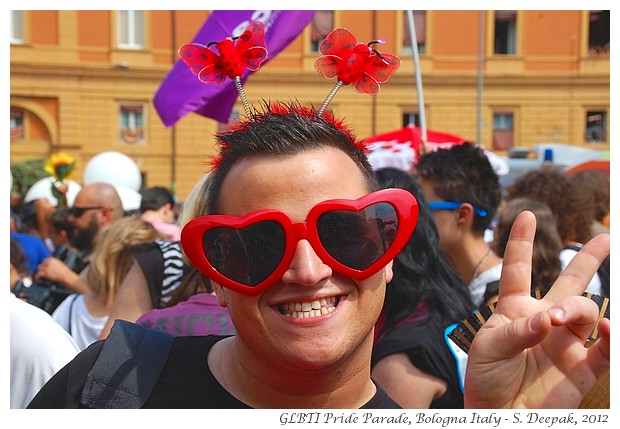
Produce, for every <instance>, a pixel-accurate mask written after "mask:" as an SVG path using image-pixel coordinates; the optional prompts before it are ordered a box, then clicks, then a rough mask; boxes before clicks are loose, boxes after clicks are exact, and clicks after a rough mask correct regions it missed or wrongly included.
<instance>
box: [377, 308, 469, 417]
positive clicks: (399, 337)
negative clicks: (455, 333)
mask: <svg viewBox="0 0 620 429" xmlns="http://www.w3.org/2000/svg"><path fill="white" fill-rule="evenodd" d="M444 325H445V326H447V325H448V322H444V321H441V320H440V318H439V317H438V315H436V318H435V319H434V320H431V321H429V322H425V323H421V322H416V321H409V322H407V321H404V322H401V323H400V324H397V325H396V326H395V327H394V328H393V329H392V330H391V331H389V332H387V333H385V334H384V335H383V336H382V337H380V338H379V339H378V340H377V341H376V343H375V347H374V350H373V354H372V365H373V366H374V365H375V363H376V362H378V361H379V360H380V359H381V358H384V357H386V356H389V355H391V354H394V353H405V354H406V355H407V356H408V357H409V360H410V361H411V363H412V364H413V365H414V366H415V367H416V368H418V369H419V370H421V371H424V372H425V373H427V374H430V375H432V376H435V377H437V378H440V379H441V380H443V381H444V382H446V383H447V385H448V387H447V390H446V392H445V393H444V394H443V395H442V396H440V397H439V398H437V399H435V400H434V401H433V402H432V403H431V406H430V408H451V409H454V408H458V409H460V408H463V407H464V403H463V392H462V390H461V383H460V381H459V369H458V365H457V361H456V358H455V357H454V355H453V354H452V352H451V351H450V348H449V347H448V345H447V343H446V341H448V339H447V338H446V337H445V335H444V330H445V328H444Z"/></svg>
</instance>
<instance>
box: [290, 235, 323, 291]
mask: <svg viewBox="0 0 620 429" xmlns="http://www.w3.org/2000/svg"><path fill="white" fill-rule="evenodd" d="M331 275H332V269H331V268H330V267H329V265H327V264H325V263H324V262H323V261H322V260H321V258H319V256H318V255H317V254H316V252H315V251H314V249H313V248H312V245H311V244H310V242H308V240H305V239H301V240H299V241H298V242H297V247H296V248H295V256H294V257H293V260H292V261H291V264H290V265H289V267H288V269H287V270H286V271H285V272H284V275H283V276H282V282H283V283H286V284H293V283H295V284H299V285H302V286H314V285H316V284H317V283H319V282H320V281H321V280H324V279H326V278H328V277H331Z"/></svg>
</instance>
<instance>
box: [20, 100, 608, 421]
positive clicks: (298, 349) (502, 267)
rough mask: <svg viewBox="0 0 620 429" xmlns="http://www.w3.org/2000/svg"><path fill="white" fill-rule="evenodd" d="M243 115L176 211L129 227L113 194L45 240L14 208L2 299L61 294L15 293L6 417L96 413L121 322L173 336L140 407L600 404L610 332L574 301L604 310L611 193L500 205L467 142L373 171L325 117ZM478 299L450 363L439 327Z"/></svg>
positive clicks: (510, 198)
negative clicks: (52, 298)
mask: <svg viewBox="0 0 620 429" xmlns="http://www.w3.org/2000/svg"><path fill="white" fill-rule="evenodd" d="M255 115H256V116H255V117H253V118H252V119H250V120H246V121H244V122H241V123H240V124H239V125H238V126H237V127H235V128H234V129H231V130H228V131H224V132H222V133H220V134H218V135H217V137H216V138H217V141H218V143H219V148H220V151H219V154H218V156H217V158H216V159H215V160H213V162H212V164H213V169H212V170H211V171H210V172H209V173H208V174H205V175H204V176H203V178H202V179H201V180H200V181H199V182H198V183H197V184H196V185H195V187H194V189H193V190H192V192H191V193H190V195H189V196H188V197H187V199H186V201H185V202H184V204H183V207H182V208H181V209H180V214H178V215H177V214H176V213H177V211H178V210H177V209H178V207H175V204H176V203H175V200H174V198H173V197H172V194H171V193H170V192H169V191H168V190H167V189H165V188H162V187H154V188H149V189H147V190H145V191H144V193H143V196H142V205H141V207H140V210H139V211H138V212H137V213H132V214H130V215H129V214H127V213H125V212H124V211H123V209H122V204H121V200H120V197H119V195H118V193H117V192H116V190H115V189H114V187H113V186H111V185H110V184H107V183H95V184H90V185H88V186H85V187H83V188H82V189H81V190H80V192H79V193H78V194H77V196H76V198H75V200H74V202H73V204H72V205H71V207H67V208H62V207H58V208H56V209H55V210H52V211H50V214H49V221H48V222H47V223H46V225H49V228H48V230H45V231H32V230H31V231H29V232H23V229H22V228H21V227H20V224H21V223H20V222H22V220H21V219H19V216H17V215H15V216H14V215H13V213H12V216H11V291H12V292H13V291H15V290H16V285H18V284H19V285H23V284H24V283H26V284H27V283H30V284H37V283H38V282H40V281H43V280H45V281H47V282H51V283H53V284H55V285H57V286H58V287H60V288H63V289H65V290H66V292H67V293H66V294H65V295H64V297H63V299H62V301H61V302H60V303H58V305H56V306H55V307H54V308H53V309H49V308H48V309H47V311H45V310H43V309H41V308H37V307H36V306H34V305H31V304H27V303H25V302H23V301H24V300H27V297H26V296H25V295H19V294H13V293H12V294H11V307H10V310H11V407H12V408H26V407H28V408H85V407H87V405H85V404H86V403H87V402H86V401H85V399H84V398H85V395H87V394H88V395H92V389H91V384H89V383H90V381H89V380H90V378H92V377H89V374H90V373H91V371H92V370H93V369H94V368H95V367H97V366H98V365H99V364H100V363H99V362H100V361H98V359H97V358H98V356H99V355H100V353H101V354H103V353H104V350H105V349H106V343H107V342H108V341H115V338H116V337H115V335H117V332H121V329H120V327H121V324H119V323H115V322H116V321H117V320H126V321H129V322H132V325H137V326H139V327H142V328H145V330H142V331H140V332H147V333H148V332H151V331H152V330H155V331H158V332H164V333H166V334H168V335H169V336H171V337H172V339H171V340H170V341H169V344H170V348H169V351H168V353H167V355H165V356H164V359H165V366H163V365H160V366H161V368H160V367H158V370H157V371H155V370H153V369H152V367H151V366H149V365H150V360H149V358H148V356H146V357H144V354H142V355H140V356H141V358H140V359H135V360H133V361H134V362H135V365H139V367H138V368H139V369H140V368H144V369H145V371H144V372H145V373H147V374H149V377H150V379H149V383H148V384H149V385H150V386H151V389H152V390H151V391H149V392H148V393H147V395H146V396H145V397H144V398H142V402H140V404H139V406H141V407H142V408H293V409H294V408H300V409H301V408H316V409H319V408H342V409H344V408H452V409H455V408H456V409H458V408H490V409H494V408H511V407H513V408H577V407H579V406H580V404H582V402H583V401H584V398H587V397H588V395H589V394H590V392H591V391H592V389H594V388H596V387H600V384H601V380H603V381H605V380H606V383H607V384H606V387H607V396H605V395H603V399H602V400H600V401H599V402H597V403H596V404H594V406H600V407H605V406H607V407H608V406H609V402H607V403H605V398H606V399H607V401H609V395H608V393H609V386H608V384H609V378H608V375H609V356H610V323H609V319H608V318H607V317H603V318H601V317H600V313H601V308H599V306H597V305H596V302H594V301H593V300H592V299H590V298H588V296H586V294H587V293H590V294H594V295H596V296H599V297H603V298H606V299H607V301H601V300H599V301H598V303H600V302H605V303H606V304H605V305H608V300H609V297H610V296H609V295H610V288H609V266H610V262H609V178H608V177H607V178H605V177H602V176H599V175H598V173H587V174H588V175H589V176H588V177H587V179H586V177H585V173H584V177H571V176H568V175H566V174H564V172H562V171H558V170H557V169H554V170H545V169H541V170H537V171H532V172H529V173H527V174H524V175H523V176H521V177H519V178H518V179H517V180H516V181H515V183H513V184H512V185H511V186H510V187H509V188H508V189H505V190H502V188H501V187H500V184H499V179H498V176H497V174H496V173H495V172H494V171H493V168H492V166H491V165H490V163H489V161H488V158H487V157H486V156H485V154H484V152H483V150H482V149H481V148H480V147H479V146H477V145H475V144H472V143H468V142H466V143H463V144H459V145H455V146H453V147H452V148H450V149H443V150H438V151H435V152H431V153H427V154H424V155H423V156H422V157H421V159H420V160H419V161H418V163H417V164H416V165H415V169H414V171H403V170H399V169H397V168H390V167H387V168H381V169H376V170H375V169H373V168H372V166H371V165H370V164H369V162H368V159H367V157H366V154H365V151H364V143H363V141H362V140H359V139H357V138H356V137H355V135H354V132H353V130H351V129H350V128H348V127H347V125H346V124H345V123H344V122H343V121H340V120H336V119H335V118H334V117H333V116H332V115H331V114H330V113H327V114H323V115H317V114H316V111H315V110H314V109H311V108H306V107H303V106H299V105H297V104H294V103H291V104H288V105H280V104H277V105H275V104H274V105H273V106H268V107H267V108H266V110H265V111H264V112H256V113H255ZM590 175H591V176H596V177H590ZM605 180H607V181H606V182H605ZM591 183H595V184H594V185H592V186H593V187H594V189H596V192H597V194H596V195H595V196H594V197H591V196H592V195H594V191H589V192H587V191H583V190H582V188H580V187H582V186H586V185H588V184H591ZM601 183H602V185H601ZM585 194H587V195H588V196H589V198H591V199H590V200H586V199H585V197H584V195H585ZM605 202H606V205H605ZM490 231H491V232H492V237H493V238H492V240H489V239H488V237H489V235H488V233H489V232H490ZM41 246H43V247H41ZM20 290H23V287H21V289H20ZM17 298H22V299H17ZM489 305H492V306H493V309H494V312H493V315H492V316H491V317H490V318H489V319H488V320H486V322H485V323H484V324H483V326H482V327H481V328H480V329H479V330H478V332H477V333H476V335H475V340H474V341H473V342H472V344H471V347H470V349H469V350H468V351H467V352H463V351H462V350H459V348H458V347H456V346H455V344H454V343H452V342H451V341H450V340H449V338H448V336H447V335H446V333H447V332H448V331H449V330H450V329H452V328H453V327H454V326H455V325H457V324H458V323H459V322H461V321H463V320H464V319H466V318H468V317H469V316H470V315H472V314H474V313H476V312H478V311H480V310H481V309H483V308H486V307H487V306H489ZM603 313H605V311H604V309H603ZM607 314H608V313H607ZM593 330H596V332H597V335H598V336H597V340H596V341H593V342H588V341H587V340H588V337H589V335H590V334H591V333H592V331H593ZM146 336H148V335H147V334H145V338H146ZM586 343H587V344H586ZM111 344H112V343H111ZM114 344H116V343H114ZM569 349H570V353H567V352H566V351H567V350H569ZM147 355H148V353H147ZM118 359H119V361H118V362H108V364H114V365H117V366H119V367H120V366H122V364H123V362H124V361H123V360H122V359H130V360H131V359H132V356H129V357H127V356H121V355H120V354H119V356H118ZM205 363H206V365H205ZM543 367H544V368H545V371H540V369H541V368H543ZM147 370H148V371H147ZM605 377H607V378H605ZM111 385H112V384H111ZM119 388H120V387H119ZM601 388H602V389H603V390H604V389H605V386H603V387H601ZM141 394H143V392H141ZM95 402H96V401H95ZM92 403H93V402H88V404H92Z"/></svg>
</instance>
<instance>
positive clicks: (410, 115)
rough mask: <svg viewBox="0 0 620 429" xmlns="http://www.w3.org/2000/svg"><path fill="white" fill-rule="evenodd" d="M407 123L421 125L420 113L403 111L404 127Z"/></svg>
mask: <svg viewBox="0 0 620 429" xmlns="http://www.w3.org/2000/svg"><path fill="white" fill-rule="evenodd" d="M407 125H415V126H416V127H419V126H420V114H419V113H418V112H403V127H406V126H407Z"/></svg>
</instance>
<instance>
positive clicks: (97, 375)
mask: <svg viewBox="0 0 620 429" xmlns="http://www.w3.org/2000/svg"><path fill="white" fill-rule="evenodd" d="M173 341H174V337H173V336H172V335H170V334H167V333H165V332H161V331H156V330H154V329H147V328H144V327H142V326H140V325H136V324H135V323H131V322H127V321H125V320H116V321H115V322H114V325H113V326H112V329H111V331H110V335H108V337H107V339H106V340H105V341H104V343H103V347H102V348H101V352H100V354H99V357H98V358H97V361H96V362H95V364H94V365H93V368H92V369H91V371H90V372H89V373H88V376H87V378H86V383H85V385H84V390H83V391H82V398H81V402H82V404H83V405H84V406H86V407H88V408H140V407H142V405H144V403H145V402H146V400H147V399H148V398H149V396H150V395H151V392H152V390H153V388H154V387H155V385H156V384H157V381H158V380H159V374H160V372H161V370H162V369H163V367H164V365H165V363H166V360H167V359H168V354H169V353H170V349H171V348H172V343H173Z"/></svg>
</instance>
